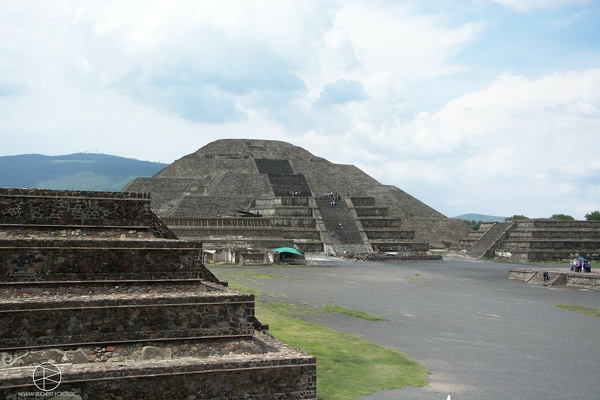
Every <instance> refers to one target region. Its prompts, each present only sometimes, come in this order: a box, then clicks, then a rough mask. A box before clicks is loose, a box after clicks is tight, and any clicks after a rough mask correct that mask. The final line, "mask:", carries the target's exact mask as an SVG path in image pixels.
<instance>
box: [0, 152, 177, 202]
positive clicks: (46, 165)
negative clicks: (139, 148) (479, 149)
mask: <svg viewBox="0 0 600 400" xmlns="http://www.w3.org/2000/svg"><path fill="white" fill-rule="evenodd" d="M167 165H168V164H163V163H157V162H150V161H140V160H136V159H133V158H125V157H118V156H111V155H107V154H97V153H75V154H68V155H64V156H44V155H41V154H23V155H16V156H3V157H0V187H19V188H41V189H56V190H97V191H109V192H118V191H120V190H121V189H123V188H124V187H125V185H126V184H127V183H129V182H130V181H131V180H133V179H135V178H137V177H150V176H153V175H154V174H156V173H157V172H158V171H160V170H161V169H163V168H165V167H166V166H167Z"/></svg>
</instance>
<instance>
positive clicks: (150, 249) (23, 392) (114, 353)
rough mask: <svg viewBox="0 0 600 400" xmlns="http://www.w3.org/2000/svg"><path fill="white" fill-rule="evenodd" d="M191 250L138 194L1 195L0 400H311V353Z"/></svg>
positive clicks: (193, 244)
mask: <svg viewBox="0 0 600 400" xmlns="http://www.w3.org/2000/svg"><path fill="white" fill-rule="evenodd" d="M201 250H202V247H201V243H200V242H198V241H186V240H179V239H177V237H176V236H175V235H174V234H173V233H172V232H171V231H170V230H169V229H168V228H167V227H166V226H165V225H164V224H163V223H162V221H161V220H160V219H159V218H158V217H157V216H156V215H155V214H154V213H153V212H152V211H151V208H150V198H149V197H148V195H145V194H136V193H106V192H80V191H51V190H37V189H0V294H1V297H0V301H1V307H0V332H1V336H0V398H3V399H27V398H39V396H41V395H43V396H44V397H46V398H51V396H55V397H53V398H56V399H59V398H60V399H64V398H69V399H90V400H92V399H108V398H112V399H138V400H150V399H152V400H156V399H187V400H193V399H212V398H219V399H240V398H244V399H312V398H316V360H315V358H314V357H312V356H310V355H307V354H305V353H303V352H301V351H298V350H296V349H293V348H290V347H289V346H287V345H285V344H283V343H281V342H279V341H277V340H276V339H274V338H273V337H272V336H271V335H270V334H269V333H268V331H267V330H265V328H266V326H265V325H263V324H261V323H260V322H258V321H257V320H256V318H255V317H254V296H253V295H250V294H245V293H240V292H238V291H235V290H232V289H230V288H228V287H227V286H226V283H225V282H220V281H219V280H218V279H217V278H216V277H215V276H214V275H213V274H212V273H211V272H210V271H209V270H208V269H207V268H205V267H204V265H202V264H201V262H200V261H199V260H200V254H201ZM47 363H50V364H47ZM49 365H51V366H52V368H56V370H52V371H53V373H52V374H49V376H52V377H55V376H56V375H57V371H59V373H60V375H59V376H60V379H59V380H58V382H59V385H58V386H56V385H54V386H52V385H51V384H52V382H57V381H56V380H54V381H52V379H49V380H48V381H46V377H45V376H44V377H43V378H44V379H43V380H42V379H40V378H39V376H38V379H37V380H36V371H38V369H39V367H46V368H45V369H44V368H42V369H44V371H48V370H49V367H48V366H49ZM40 382H44V383H46V382H49V383H48V385H50V386H43V387H42V386H40ZM49 389H53V390H49Z"/></svg>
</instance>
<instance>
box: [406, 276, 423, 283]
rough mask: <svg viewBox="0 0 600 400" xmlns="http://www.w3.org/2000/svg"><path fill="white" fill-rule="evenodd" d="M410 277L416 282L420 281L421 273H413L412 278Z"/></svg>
mask: <svg viewBox="0 0 600 400" xmlns="http://www.w3.org/2000/svg"><path fill="white" fill-rule="evenodd" d="M408 279H410V280H411V281H412V282H414V283H419V280H421V275H419V274H413V275H412V276H411V277H410V278H408Z"/></svg>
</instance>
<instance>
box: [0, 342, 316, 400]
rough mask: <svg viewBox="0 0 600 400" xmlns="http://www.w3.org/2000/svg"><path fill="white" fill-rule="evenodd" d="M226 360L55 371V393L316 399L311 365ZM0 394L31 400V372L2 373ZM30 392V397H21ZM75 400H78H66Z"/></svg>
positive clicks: (295, 356)
mask: <svg viewBox="0 0 600 400" xmlns="http://www.w3.org/2000/svg"><path fill="white" fill-rule="evenodd" d="M288 353H289V354H287V357H286V358H284V357H282V356H280V355H278V354H277V353H275V354H266V355H255V356H243V357H237V356H231V357H226V358H225V359H218V360H215V359H211V358H208V359H198V358H182V359H174V360H173V359H172V360H168V361H167V360H163V361H161V360H157V361H155V362H148V363H144V364H141V365H140V364H137V363H133V364H129V363H121V364H120V365H119V366H118V367H116V368H115V367H114V366H113V365H110V364H109V363H96V364H88V365H85V366H82V365H68V364H67V365H60V370H61V378H62V381H61V384H60V386H59V388H58V390H57V391H58V393H61V392H62V393H68V396H69V397H65V398H75V399H78V398H79V399H137V400H172V399H185V400H200V399H221V400H239V399H252V400H259V399H260V400H262V399H265V400H266V399H269V400H288V399H315V398H316V360H315V358H314V357H310V356H306V355H302V354H301V353H297V352H293V351H289V350H288ZM6 375H7V376H6V378H5V379H4V380H3V383H4V386H3V387H0V394H1V395H3V398H5V399H7V400H17V399H35V398H39V397H36V396H35V392H37V393H39V392H40V391H39V389H37V388H36V387H35V386H34V385H33V382H32V375H31V370H25V369H18V370H13V371H6ZM26 392H34V394H33V395H31V396H26V395H23V393H26ZM71 396H79V397H71Z"/></svg>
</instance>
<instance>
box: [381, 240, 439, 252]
mask: <svg viewBox="0 0 600 400" xmlns="http://www.w3.org/2000/svg"><path fill="white" fill-rule="evenodd" d="M371 246H373V250H375V252H379V253H383V252H408V253H411V252H424V251H429V243H423V242H397V241H393V242H386V241H377V240H372V241H371Z"/></svg>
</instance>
